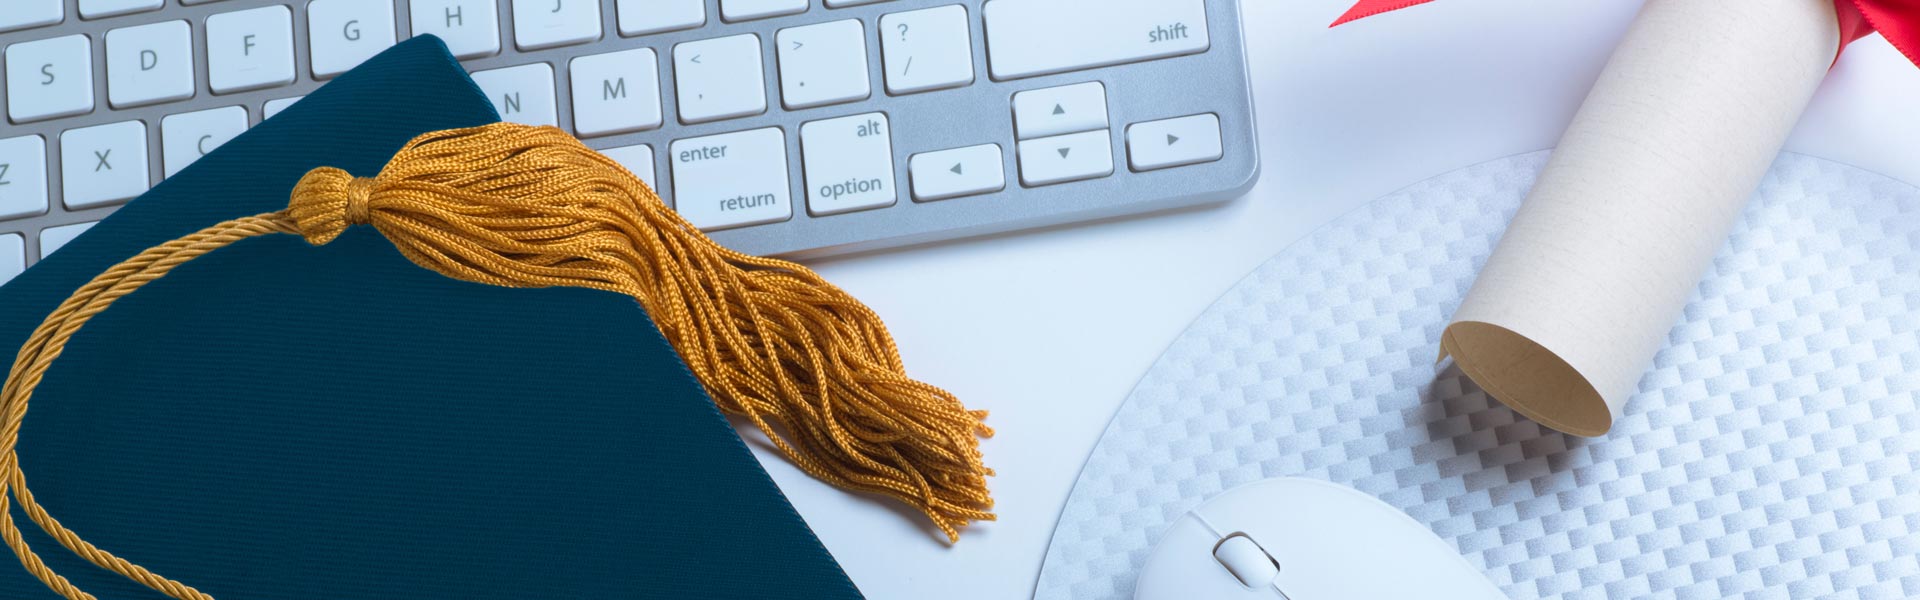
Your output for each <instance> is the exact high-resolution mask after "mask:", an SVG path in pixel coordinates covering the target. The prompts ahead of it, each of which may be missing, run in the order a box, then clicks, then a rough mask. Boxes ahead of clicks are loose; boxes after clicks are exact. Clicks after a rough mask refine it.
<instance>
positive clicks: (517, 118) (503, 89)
mask: <svg viewBox="0 0 1920 600" xmlns="http://www.w3.org/2000/svg"><path fill="white" fill-rule="evenodd" d="M473 82H474V83H477V84H479V85H480V91H482V92H486V94H487V99H488V100H492V101H493V110H494V111H495V112H498V113H500V118H501V119H503V120H507V121H512V122H515V123H524V124H527V125H558V124H559V122H560V118H559V116H558V112H557V111H556V110H555V109H554V99H553V67H552V66H550V65H548V64H547V63H533V64H530V65H520V66H518V67H507V68H504V69H493V70H491V71H481V72H478V73H474V74H473Z"/></svg>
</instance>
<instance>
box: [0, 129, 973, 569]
mask: <svg viewBox="0 0 1920 600" xmlns="http://www.w3.org/2000/svg"><path fill="white" fill-rule="evenodd" d="M357 224H371V225H373V227H374V228H375V229H378V230H379V231H380V232H381V233H382V234H383V235H385V236H386V238H387V239H388V240H389V241H391V242H392V243H393V245H394V247H395V248H397V249H399V250H400V253H401V254H403V255H405V256H406V257H407V258H408V259H410V260H412V261H413V262H414V263H416V264H419V265H420V266H422V267H426V268H428V269H431V270H433V271H435V272H438V273H440V274H443V275H446V276H448V277H452V278H455V279H461V280H465V281H472V282H478V283H485V284H490V285H498V286H506V287H555V286H569V287H584V288H591V289H597V290H605V291H609V292H617V293H621V294H626V295H628V296H632V297H633V298H635V299H636V300H638V301H639V303H640V305H641V306H642V307H644V308H645V309H646V311H647V314H648V315H649V316H651V317H652V318H653V321H654V323H655V324H656V325H657V326H658V327H659V329H660V332H661V333H662V334H663V335H665V337H666V339H667V341H668V342H669V343H671V344H672V345H673V347H674V349H675V350H677V351H678V352H679V354H680V356H681V358H682V359H683V360H684V361H685V362H686V364H687V366H688V367H689V368H690V369H691V370H692V371H693V374H694V376H695V377H696V378H698V379H699V380H700V383H701V385H702V386H704V387H705V388H706V390H707V393H708V395H710V396H711V397H712V398H713V400H714V402H715V403H716V404H718V405H719V407H720V408H721V409H722V410H723V411H725V412H726V413H728V414H731V415H736V416H740V417H742V418H745V419H747V420H748V421H751V422H752V423H753V424H754V425H755V426H756V427H758V428H759V429H760V431H761V432H763V433H764V434H766V436H767V439H768V440H769V441H770V442H771V443H772V444H773V446H774V447H775V448H776V449H778V450H779V452H780V453H781V454H782V455H784V456H785V457H786V458H787V459H788V460H790V461H792V462H793V463H794V464H795V465H797V466H799V468H800V469H801V470H803V471H806V472H807V473H808V474H810V475H812V476H813V477H815V478H818V479H820V480H822V481H826V482H828V483H831V484H833V485H835V486H838V487H840V488H843V489H849V490H856V491H862V492H871V493H876V494H881V495H884V496H888V497H892V498H895V499H897V500H899V501H902V502H905V503H907V504H911V505H913V506H914V507H915V508H918V509H919V510H920V511H921V512H923V513H925V514H926V515H927V518H929V519H931V520H932V521H933V523H934V525H935V526H937V527H939V528H940V530H941V531H942V532H944V533H946V535H947V538H948V540H949V541H958V540H959V528H961V527H964V526H966V525H967V524H968V523H970V522H972V521H980V520H988V521H990V520H993V518H994V516H993V514H992V513H991V512H990V510H991V509H992V507H993V500H992V498H991V497H990V496H989V495H988V492H987V487H986V478H987V477H988V476H990V475H992V474H993V471H992V470H990V469H988V468H986V466H985V465H984V464H983V463H982V461H981V456H980V450H979V440H978V437H979V436H991V435H992V434H993V432H992V430H991V429H990V428H988V427H987V426H986V425H985V424H984V423H983V422H982V421H983V419H984V418H985V417H986V412H985V411H969V410H967V409H966V407H964V406H962V405H961V403H960V402H959V400H958V399H956V398H954V396H953V395H952V394H950V393H948V392H946V391H944V390H941V389H939V388H936V387H933V386H931V385H927V384H925V383H921V382H919V381H916V380H914V379H912V378H909V377H907V375H906V372H905V369H904V367H902V365H901V362H900V356H899V351H898V349H897V348H895V346H894V343H893V339H892V337H891V336H890V335H889V334H888V333H887V330H886V327H885V326H884V325H883V324H882V323H881V322H880V318H879V317H878V316H877V315H875V314H874V312H873V311H872V310H871V309H869V308H867V307H866V305H864V304H861V303H860V302H859V301H858V300H855V299H854V298H853V297H851V296H849V295H848V294H847V293H846V292H844V291H841V290H840V289H839V288H837V287H834V286H833V285H832V284H830V283H827V282H826V281H825V280H823V279H821V278H820V277H819V276H818V275H815V274H814V273H813V272H812V271H810V270H808V269H807V268H805V267H802V266H800V265H796V264H793V263H790V262H786V261H781V260H775V259H769V258H761V257H755V256H748V255H744V254H740V253H737V252H734V251H732V250H728V249H726V248H724V247H721V246H720V245H718V244H715V243H714V242H713V241H712V240H710V239H708V238H707V237H706V236H705V235H703V234H701V233H700V231H699V230H698V229H696V228H694V227H693V226H692V225H690V224H688V223H687V222H686V220H684V219H682V218H681V217H680V216H679V214H677V213H675V212H674V211H673V210H671V209H669V208H667V207H666V205H665V204H664V203H662V202H661V201H660V199H659V197H657V196H655V195H654V193H653V191H652V190H650V189H648V188H647V187H646V186H645V185H644V184H641V183H640V182H639V180H638V179H636V178H634V176H633V175H632V174H631V173H628V172H627V171H626V169H625V168H623V167H621V166H620V165H619V164H618V163H615V162H613V161H612V160H610V159H608V158H606V157H604V156H601V155H599V154H597V153H595V152H593V151H592V150H590V149H588V148H587V147H586V146H584V145H582V144H581V143H580V142H579V141H578V140H576V139H574V138H573V137H572V136H570V135H568V134H566V133H565V132H563V131H561V130H559V129H555V128H552V127H529V126H524V125H515V124H508V123H499V124H493V125H486V126H481V127H473V128H467V129H455V130H447V131H437V132H433V133H428V134H425V135H421V136H420V137H417V138H414V139H413V140H412V141H410V142H408V143H407V145H406V147H405V148H402V149H401V150H400V152H399V153H398V154H396V155H394V157H393V159H392V160H391V161H389V162H388V163H387V165H386V167H385V168H384V169H382V170H381V172H380V174H379V175H378V176H375V177H373V178H371V179H358V178H354V177H353V176H351V175H349V174H347V173H346V172H345V171H341V170H339V169H334V168H330V167H321V168H318V169H314V170H313V171H311V172H309V173H307V175H306V176H305V177H302V178H301V179H300V182H299V183H298V184H297V185H295V186H294V189H293V193H292V198H291V201H290V202H289V204H288V207H287V209H286V210H283V211H279V212H273V213H266V214H262V215H256V216H253V217H246V218H242V219H236V220H233V221H228V222H226V223H222V224H219V225H215V226H213V227H210V228H207V229H205V230H202V231H200V232H198V233H195V234H192V235H189V236H187V237H183V238H180V239H178V240H174V241H172V242H168V243H166V244H162V245H160V246H156V247H154V248H151V249H148V250H147V251H146V252H143V253H141V254H140V255H138V256H135V257H134V258H132V259H129V260H127V261H126V262H122V263H120V264H119V265H116V266H114V267H113V268H111V269H109V270H108V271H107V272H105V273H102V274H101V275H100V276H98V277H96V278H94V280H93V281H91V282H89V283H88V284H87V285H86V286H83V287H81V288H80V290H78V291H76V292H75V293H74V295H73V296H72V297H70V298H69V299H68V300H67V301H66V302H65V303H63V304H61V306H60V307H59V308H57V309H56V310H55V311H54V312H53V313H52V314H51V315H49V316H48V317H47V319H46V321H45V322H44V323H43V324H42V325H41V327H40V328H39V329H37V330H36V331H35V332H34V334H33V336H32V337H30V338H29V339H28V341H27V343H26V344H25V345H24V346H23V347H22V348H21V350H20V354H19V356H18V358H17V359H16V360H15V362H14V365H13V370H12V372H11V373H10V374H9V376H8V378H7V382H6V386H5V387H4V389H0V492H7V491H10V492H11V498H12V499H13V500H16V501H18V502H19V504H20V506H21V508H22V509H23V510H24V511H25V512H26V513H27V514H28V516H29V517H31V518H32V520H33V521H34V522H35V524H37V525H39V526H40V528H41V529H43V530H45V531H46V532H47V533H48V534H49V535H51V536H52V537H53V538H54V539H55V540H57V541H59V542H60V544H61V545H62V546H64V547H66V548H67V549H69V550H71V551H73V552H74V553H76V554H78V555H80V556H82V557H85V558H86V559H87V560H89V561H91V562H93V563H94V564H96V565H99V566H100V567H102V568H105V569H108V570H111V571H114V572H116V573H120V574H122V575H125V576H127V577H128V578H130V579H133V580H134V581H137V582H139V583H141V584H143V585H146V586H148V587H150V588H153V589H154V590H157V591H160V592H162V593H165V594H167V595H168V596H172V597H174V598H180V599H182V600H189V599H192V600H199V599H204V598H207V596H206V595H205V594H203V593H201V592H199V591H197V590H194V589H193V588H191V587H187V586H185V585H183V584H180V583H178V582H175V581H173V580H170V579H166V578H164V577H160V576H158V575H155V574H153V573H151V572H148V571H146V570H145V569H143V568H141V567H139V566H138V565H134V564H132V563H129V562H127V561H125V560H122V559H120V558H119V557H116V556H113V555H112V554H109V553H107V552H105V551H102V550H100V549H98V548H95V547H93V546H92V545H90V544H87V542H86V541H84V540H81V539H80V538H79V536H77V535H76V534H74V533H73V532H71V531H69V530H67V529H66V528H64V527H62V526H61V525H60V524H59V522H58V521H56V520H54V519H53V517H52V516H51V515H49V514H47V512H46V511H45V510H44V509H42V508H41V507H40V505H39V504H38V503H36V502H34V500H33V495H32V494H31V493H30V492H28V490H27V487H26V480H25V476H24V474H23V473H21V471H20V466H19V461H18V460H17V459H16V455H15V453H14V450H15V447H16V444H17V442H18V439H19V430H20V425H21V422H22V419H23V418H24V417H25V415H26V409H27V401H28V399H29V398H30V397H31V396H32V393H33V389H34V388H35V387H36V386H37V385H38V384H39V382H40V379H41V377H42V376H43V375H44V373H45V372H46V369H47V367H48V366H50V365H51V363H52V361H53V360H54V358H56V357H58V356H59V354H60V351H61V349H62V348H63V347H64V346H65V345H66V342H67V339H68V338H70V337H71V336H72V335H73V334H74V333H75V332H77V331H78V330H79V329H80V327H81V326H82V325H83V324H85V323H86V321H87V320H88V319H89V318H91V317H92V316H93V315H94V314H97V313H99V312H100V311H102V310H105V309H106V308H107V307H108V306H109V305H111V304H112V303H113V302H114V301H115V300H117V299H118V298H120V297H122V296H125V295H127V294H129V293H132V292H133V291H134V290H136V289H138V288H139V287H140V286H142V285H145V284H146V283H148V282H151V281H153V280H155V279H158V278H160V277H161V276H164V275H165V274H166V273H167V272H168V271H171V270H172V269H173V268H174V267H176V266H178V265H179V264H181V263H184V262H186V261H188V260H191V259H193V258H194V257H197V256H199V255H201V254H205V253H207V252H211V251H213V250H216V249H218V248H221V247H225V246H227V245H230V244H232V243H234V242H237V241H240V240H243V239H247V238H251V237H257V236H262V235H268V234H275V233H287V234H296V235H300V236H302V237H304V238H306V240H307V241H308V242H310V243H312V244H314V245H322V244H326V243H328V242H330V241H332V240H333V239H335V238H337V237H339V235H340V234H341V233H343V232H344V231H346V229H347V228H348V227H349V226H352V225H357ZM8 501H9V496H8V494H6V493H0V537H4V538H5V541H6V543H7V545H8V547H9V548H11V549H12V550H13V551H14V553H15V555H17V556H19V557H20V559H21V563H22V564H23V565H25V566H26V567H27V569H28V570H29V571H31V572H33V574H34V575H35V576H37V577H39V578H40V580H41V581H42V582H44V583H46V584H47V586H48V587H50V588H52V589H53V590H54V591H56V592H58V593H60V594H61V595H62V596H65V597H67V598H75V599H78V598H91V597H92V596H89V595H88V594H86V593H85V592H82V591H80V590H78V589H75V588H74V587H73V586H72V585H71V584H69V583H68V582H67V581H66V579H64V578H62V577H61V576H60V575H58V574H56V573H53V572H52V571H51V570H49V569H48V568H47V567H46V566H45V565H44V564H43V563H42V562H41V561H40V560H39V557H38V556H36V555H35V554H34V553H33V551H32V549H30V548H28V547H27V546H26V544H25V542H24V541H23V540H22V539H21V537H20V531H19V529H18V528H17V527H16V525H15V523H14V522H13V520H12V518H11V515H10V514H9V513H7V512H6V506H7V503H8Z"/></svg>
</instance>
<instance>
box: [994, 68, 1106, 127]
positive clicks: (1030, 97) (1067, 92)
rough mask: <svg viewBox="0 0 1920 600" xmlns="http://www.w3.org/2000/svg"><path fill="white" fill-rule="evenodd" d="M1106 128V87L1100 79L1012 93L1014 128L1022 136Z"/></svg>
mask: <svg viewBox="0 0 1920 600" xmlns="http://www.w3.org/2000/svg"><path fill="white" fill-rule="evenodd" d="M1106 128H1107V88H1106V86H1105V85H1102V84H1101V83H1100V82H1098V81H1089V82H1087V83H1076V84H1073V85H1063V86H1060V87H1050V88H1044V89H1038V90H1028V91H1024V92H1020V93H1017V94H1014V95H1013V130H1014V131H1015V132H1017V133H1018V136H1019V137H1020V139H1027V138H1035V137H1045V136H1049V135H1060V134H1062V133H1076V132H1081V131H1087V130H1092V129H1106Z"/></svg>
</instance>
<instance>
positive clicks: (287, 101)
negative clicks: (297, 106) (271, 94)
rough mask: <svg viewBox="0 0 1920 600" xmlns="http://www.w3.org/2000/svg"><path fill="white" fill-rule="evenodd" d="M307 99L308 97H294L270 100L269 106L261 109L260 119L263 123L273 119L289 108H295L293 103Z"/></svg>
mask: <svg viewBox="0 0 1920 600" xmlns="http://www.w3.org/2000/svg"><path fill="white" fill-rule="evenodd" d="M305 97H306V96H293V97H291V98H274V99H272V100H268V101H267V105H266V106H263V107H261V108H260V119H261V120H263V121H264V120H267V119H271V118H273V116H274V115H277V114H280V111H283V110H286V109H287V107H289V106H293V103H295V102H299V101H300V99H301V98H305Z"/></svg>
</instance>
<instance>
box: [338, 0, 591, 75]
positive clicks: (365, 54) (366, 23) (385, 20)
mask: <svg viewBox="0 0 1920 600" xmlns="http://www.w3.org/2000/svg"><path fill="white" fill-rule="evenodd" d="M576 1H577V0H576ZM393 36H394V33H393V0H313V3H312V4H308V5H307V43H308V44H309V45H310V46H311V47H310V48H309V49H308V50H309V51H310V53H311V56H309V57H308V58H309V59H310V60H311V61H312V62H313V76H314V77H319V78H326V77H332V76H335V75H339V74H341V73H345V72H347V70H348V69H352V68H354V67H355V66H358V65H359V64H360V62H361V61H364V60H366V59H368V58H370V57H372V56H373V55H375V54H379V53H380V51H381V50H385V49H387V47H388V46H392V45H393Z"/></svg>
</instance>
